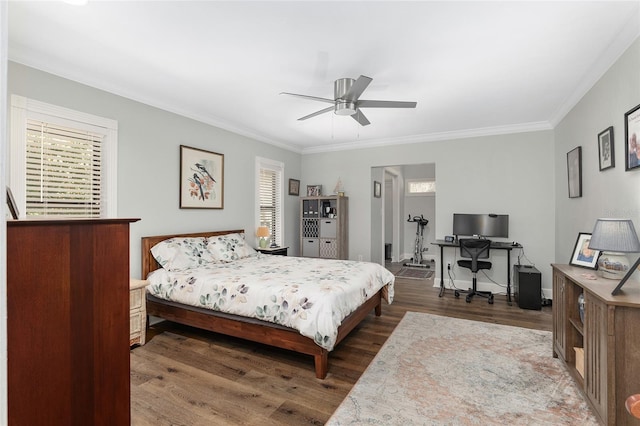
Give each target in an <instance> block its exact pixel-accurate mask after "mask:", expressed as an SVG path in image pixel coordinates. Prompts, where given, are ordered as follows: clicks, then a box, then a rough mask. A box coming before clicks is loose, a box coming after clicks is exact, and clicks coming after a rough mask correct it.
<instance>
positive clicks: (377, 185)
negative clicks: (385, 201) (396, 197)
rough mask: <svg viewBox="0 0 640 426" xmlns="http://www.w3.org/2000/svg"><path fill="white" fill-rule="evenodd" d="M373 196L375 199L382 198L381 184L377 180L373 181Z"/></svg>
mask: <svg viewBox="0 0 640 426" xmlns="http://www.w3.org/2000/svg"><path fill="white" fill-rule="evenodd" d="M373 196H374V197H375V198H380V197H382V184H381V183H380V182H378V181H377V180H374V181H373Z"/></svg>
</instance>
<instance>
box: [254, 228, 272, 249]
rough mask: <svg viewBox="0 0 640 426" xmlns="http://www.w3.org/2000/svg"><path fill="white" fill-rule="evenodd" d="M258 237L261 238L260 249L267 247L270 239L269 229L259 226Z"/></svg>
mask: <svg viewBox="0 0 640 426" xmlns="http://www.w3.org/2000/svg"><path fill="white" fill-rule="evenodd" d="M256 235H257V236H258V237H260V248H266V247H267V238H268V237H269V228H267V227H266V226H258V230H257V231H256Z"/></svg>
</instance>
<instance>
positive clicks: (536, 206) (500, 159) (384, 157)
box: [302, 131, 555, 297]
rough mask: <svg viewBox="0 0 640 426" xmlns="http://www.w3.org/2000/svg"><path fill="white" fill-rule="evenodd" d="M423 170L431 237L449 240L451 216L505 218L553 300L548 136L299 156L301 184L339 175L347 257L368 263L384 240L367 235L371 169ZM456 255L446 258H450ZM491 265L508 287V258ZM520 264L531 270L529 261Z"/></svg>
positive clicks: (477, 139) (551, 150)
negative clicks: (430, 192) (431, 208)
mask: <svg viewBox="0 0 640 426" xmlns="http://www.w3.org/2000/svg"><path fill="white" fill-rule="evenodd" d="M424 163H433V164H435V167H436V182H437V195H436V199H437V203H436V209H435V229H432V230H431V232H432V233H433V235H434V236H435V238H438V239H442V238H444V236H445V235H450V234H451V230H452V226H453V213H454V212H465V211H470V210H471V211H478V212H500V213H504V214H508V215H510V239H512V240H516V241H518V242H520V243H521V244H523V245H524V247H525V250H524V251H525V254H526V257H527V259H529V260H530V262H532V263H534V264H535V265H536V267H537V268H538V269H539V270H540V271H541V272H542V273H543V278H542V280H543V283H542V285H543V288H545V289H546V290H545V296H547V297H551V291H550V289H551V268H550V266H549V265H550V263H551V262H553V261H554V259H555V245H554V241H555V223H554V221H555V195H554V189H555V187H554V180H555V170H554V164H555V161H554V148H553V132H552V131H540V132H530V133H517V134H510V135H498V136H485V137H475V138H465V139H456V140H445V141H435V142H424V143H415V144H405V145H393V146H387V147H376V148H368V149H359V150H347V151H339V152H327V153H316V154H308V155H303V157H302V170H304V176H303V180H304V182H303V184H307V183H321V184H323V185H329V186H332V185H333V184H334V183H335V179H336V178H337V176H338V175H339V176H340V177H341V178H342V182H343V183H344V187H345V191H346V195H348V196H349V199H350V200H349V213H350V217H349V229H350V233H349V234H350V241H349V257H350V258H351V259H357V258H358V256H359V255H363V256H364V258H365V260H370V258H368V255H369V254H370V253H372V252H373V248H374V247H377V243H378V242H381V241H382V238H381V236H376V235H371V229H372V216H375V215H374V214H372V212H375V210H370V209H381V208H382V206H378V205H377V201H375V200H373V199H372V183H371V181H372V179H373V177H372V175H371V168H372V167H383V166H388V165H398V164H403V165H411V164H424ZM380 177H382V176H380ZM376 200H377V199H376ZM404 214H405V215H406V214H407V212H406V211H405V212H404ZM374 225H376V226H377V223H376V224H374ZM377 229H380V228H377ZM355 236H357V238H355ZM372 243H375V244H372ZM454 255H455V253H453V252H450V251H447V252H446V253H445V256H448V257H449V258H453V256H454ZM513 260H514V259H512V261H513ZM492 261H493V262H494V264H495V267H494V268H493V269H492V270H491V271H490V272H489V273H488V274H489V276H491V277H492V278H493V279H494V280H496V281H498V282H502V283H505V282H506V276H505V275H506V254H505V253H504V252H496V254H495V255H494V256H492ZM522 261H523V263H528V261H527V260H526V259H522ZM512 263H513V262H512ZM456 273H457V275H458V278H460V279H461V280H468V279H469V277H468V276H467V275H465V274H466V271H462V270H459V271H458V270H457V271H456ZM437 275H439V271H438V273H437Z"/></svg>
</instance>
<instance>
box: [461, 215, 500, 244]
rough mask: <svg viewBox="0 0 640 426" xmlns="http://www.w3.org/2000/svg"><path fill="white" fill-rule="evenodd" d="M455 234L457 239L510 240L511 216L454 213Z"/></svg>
mask: <svg viewBox="0 0 640 426" xmlns="http://www.w3.org/2000/svg"><path fill="white" fill-rule="evenodd" d="M453 234H454V235H455V236H456V237H458V236H474V235H475V236H478V237H491V238H509V215H508V214H493V213H490V214H467V213H454V214H453Z"/></svg>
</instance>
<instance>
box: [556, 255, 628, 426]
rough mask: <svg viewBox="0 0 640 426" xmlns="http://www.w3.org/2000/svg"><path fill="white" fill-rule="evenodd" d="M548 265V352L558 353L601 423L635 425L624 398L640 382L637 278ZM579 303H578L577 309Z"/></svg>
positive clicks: (567, 266) (557, 355) (568, 266)
mask: <svg viewBox="0 0 640 426" xmlns="http://www.w3.org/2000/svg"><path fill="white" fill-rule="evenodd" d="M552 267H553V356H554V357H559V358H560V359H561V360H562V361H563V362H564V364H565V366H566V368H567V370H568V371H569V373H570V375H571V376H572V377H573V379H574V380H575V381H576V383H577V384H578V387H579V388H580V389H581V390H582V392H583V393H584V395H585V396H586V399H587V401H588V402H589V404H590V405H591V407H592V408H593V411H594V413H595V414H596V415H597V416H598V417H599V420H600V421H601V422H602V423H603V424H605V425H612V426H613V425H638V424H640V420H638V419H636V418H634V417H633V416H631V415H630V414H629V413H627V411H626V408H625V400H626V398H627V397H628V396H629V395H632V394H636V393H638V383H640V368H638V366H639V365H640V332H638V328H637V324H640V283H638V282H637V281H636V282H632V281H631V280H630V281H629V282H627V283H626V285H625V287H624V288H623V291H622V292H621V293H620V294H618V295H616V296H612V295H611V291H612V290H613V289H614V288H615V287H616V285H617V284H618V282H619V281H618V280H610V279H605V278H600V277H596V273H595V271H593V272H591V271H587V270H585V269H583V268H577V267H573V266H570V265H556V264H554V265H552ZM581 306H582V307H583V310H582V313H581Z"/></svg>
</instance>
